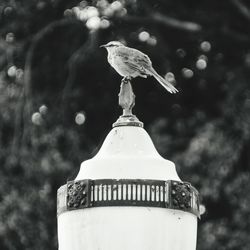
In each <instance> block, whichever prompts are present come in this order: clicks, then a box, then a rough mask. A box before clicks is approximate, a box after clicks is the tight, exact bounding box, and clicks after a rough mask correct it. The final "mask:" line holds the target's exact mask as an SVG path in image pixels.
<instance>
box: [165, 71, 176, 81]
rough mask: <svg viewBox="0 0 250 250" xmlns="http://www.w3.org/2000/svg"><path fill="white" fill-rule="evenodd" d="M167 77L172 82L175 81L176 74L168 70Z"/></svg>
mask: <svg viewBox="0 0 250 250" xmlns="http://www.w3.org/2000/svg"><path fill="white" fill-rule="evenodd" d="M165 78H166V80H167V81H168V82H171V83H175V76H174V74H173V73H172V72H168V73H167V74H166V75H165Z"/></svg>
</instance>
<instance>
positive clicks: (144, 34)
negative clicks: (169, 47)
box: [138, 31, 150, 42]
mask: <svg viewBox="0 0 250 250" xmlns="http://www.w3.org/2000/svg"><path fill="white" fill-rule="evenodd" d="M138 38H139V40H140V41H141V42H146V41H147V40H148V39H149V38H150V35H149V33H148V32H147V31H142V32H140V33H139V36H138Z"/></svg>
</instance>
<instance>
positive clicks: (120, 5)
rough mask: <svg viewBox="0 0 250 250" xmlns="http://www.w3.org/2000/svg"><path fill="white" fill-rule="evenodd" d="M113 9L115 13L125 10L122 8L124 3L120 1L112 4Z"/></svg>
mask: <svg viewBox="0 0 250 250" xmlns="http://www.w3.org/2000/svg"><path fill="white" fill-rule="evenodd" d="M111 8H112V9H113V10H114V11H118V10H121V9H122V8H123V6H122V3H121V2H120V1H114V2H113V3H112V4H111Z"/></svg>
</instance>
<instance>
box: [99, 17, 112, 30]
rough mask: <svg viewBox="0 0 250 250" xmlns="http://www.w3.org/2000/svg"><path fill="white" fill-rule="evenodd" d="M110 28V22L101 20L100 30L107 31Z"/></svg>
mask: <svg viewBox="0 0 250 250" xmlns="http://www.w3.org/2000/svg"><path fill="white" fill-rule="evenodd" d="M109 26H110V21H109V20H107V19H103V20H101V23H100V28H102V29H107V28H108V27H109Z"/></svg>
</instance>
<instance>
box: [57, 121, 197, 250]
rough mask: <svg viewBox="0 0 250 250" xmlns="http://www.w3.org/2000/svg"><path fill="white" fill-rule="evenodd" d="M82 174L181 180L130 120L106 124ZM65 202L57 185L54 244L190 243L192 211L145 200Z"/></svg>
mask: <svg viewBox="0 0 250 250" xmlns="http://www.w3.org/2000/svg"><path fill="white" fill-rule="evenodd" d="M85 179H91V180H100V179H115V180H116V179H118V180H119V179H133V180H136V179H140V180H161V181H168V180H172V181H176V182H178V183H179V182H181V180H180V178H179V177H178V175H177V173H176V170H175V165H174V163H173V162H171V161H168V160H165V159H164V158H162V157H161V156H160V155H159V154H158V152H157V151H156V149H155V147H154V145H153V143H152V140H151V139H150V137H149V135H148V134H147V132H146V131H145V130H144V129H143V128H141V127H136V126H120V127H115V128H113V129H112V130H111V132H110V133H109V134H108V136H107V137H106V139H105V141H104V143H103V145H102V147H101V149H100V151H99V152H98V153H97V155H96V156H95V157H94V158H92V159H90V160H87V161H84V162H83V163H82V164H81V169H80V171H79V173H78V175H77V177H76V179H75V181H78V180H85ZM133 192H135V191H133ZM172 192H174V191H172ZM183 195H185V194H183ZM197 202H198V201H197ZM66 203H67V197H66V194H65V186H63V187H61V188H60V189H59V190H58V207H59V210H60V209H61V208H62V207H64V209H61V210H60V211H59V214H58V241H59V250H195V249H196V235H197V216H196V215H195V214H194V213H191V212H188V211H182V210H181V209H169V208H162V207H146V206H106V207H90V208H83V209H75V210H67V209H66V208H65V204H66ZM196 205H197V204H196ZM197 209H198V208H197Z"/></svg>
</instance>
